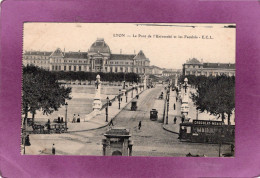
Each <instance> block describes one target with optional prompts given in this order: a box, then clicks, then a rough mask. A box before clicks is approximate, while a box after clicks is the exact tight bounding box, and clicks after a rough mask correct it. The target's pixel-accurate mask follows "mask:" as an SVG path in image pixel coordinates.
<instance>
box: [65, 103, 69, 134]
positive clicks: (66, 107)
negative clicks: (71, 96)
mask: <svg viewBox="0 0 260 178" xmlns="http://www.w3.org/2000/svg"><path fill="white" fill-rule="evenodd" d="M65 109H66V111H65V130H66V132H67V129H68V128H67V122H68V121H67V110H68V103H67V102H66V103H65Z"/></svg>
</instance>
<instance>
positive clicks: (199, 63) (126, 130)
mask: <svg viewBox="0 0 260 178" xmlns="http://www.w3.org/2000/svg"><path fill="white" fill-rule="evenodd" d="M235 37H236V24H214V23H207V24H206V23H205V24H203V23H197V24H195V23H189V24H185V23H39V22H38V23H36V22H35V23H34V22H30V23H29V22H28V23H24V26H23V59H22V63H23V74H22V78H23V81H22V85H23V86H22V115H21V117H22V123H21V137H22V139H21V140H22V141H21V154H23V155H95V156H161V157H165V156H167V157H234V155H235V76H236V67H235V49H236V48H235V41H236V38H235Z"/></svg>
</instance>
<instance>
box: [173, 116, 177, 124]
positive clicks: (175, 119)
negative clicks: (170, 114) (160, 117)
mask: <svg viewBox="0 0 260 178" xmlns="http://www.w3.org/2000/svg"><path fill="white" fill-rule="evenodd" d="M176 121H177V118H176V116H175V117H174V124H176Z"/></svg>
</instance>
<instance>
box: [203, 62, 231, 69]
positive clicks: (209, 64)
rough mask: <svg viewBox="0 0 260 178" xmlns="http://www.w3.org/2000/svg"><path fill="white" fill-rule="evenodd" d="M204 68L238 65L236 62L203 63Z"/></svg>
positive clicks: (225, 67)
mask: <svg viewBox="0 0 260 178" xmlns="http://www.w3.org/2000/svg"><path fill="white" fill-rule="evenodd" d="M203 68H221V69H236V65H235V64H234V63H233V64H231V63H203Z"/></svg>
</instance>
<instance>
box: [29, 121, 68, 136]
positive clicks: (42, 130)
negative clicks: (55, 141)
mask: <svg viewBox="0 0 260 178" xmlns="http://www.w3.org/2000/svg"><path fill="white" fill-rule="evenodd" d="M32 129H33V130H32V133H33V134H51V133H64V132H66V130H67V129H66V126H65V123H54V124H50V123H46V124H45V125H41V124H33V125H32Z"/></svg>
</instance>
